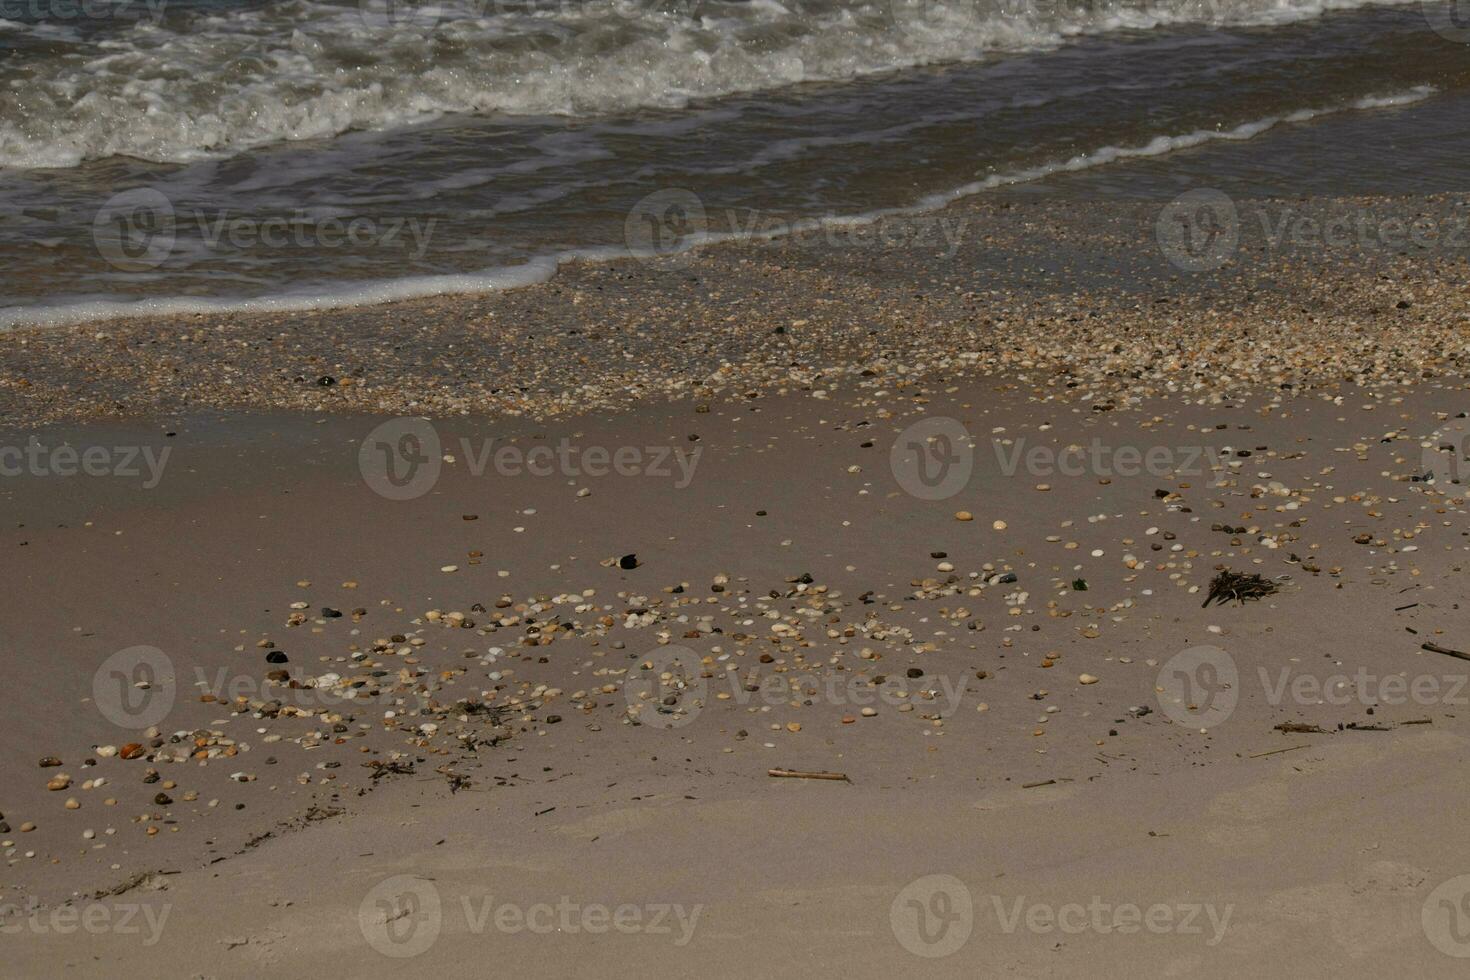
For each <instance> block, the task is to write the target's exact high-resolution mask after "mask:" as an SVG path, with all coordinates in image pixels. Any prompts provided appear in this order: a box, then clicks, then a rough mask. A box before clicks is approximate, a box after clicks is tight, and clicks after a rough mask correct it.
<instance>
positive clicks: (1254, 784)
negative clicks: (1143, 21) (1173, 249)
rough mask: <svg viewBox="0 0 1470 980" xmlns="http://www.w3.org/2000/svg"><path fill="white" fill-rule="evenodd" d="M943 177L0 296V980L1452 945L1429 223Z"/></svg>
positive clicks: (1448, 433) (602, 969)
mask: <svg viewBox="0 0 1470 980" xmlns="http://www.w3.org/2000/svg"><path fill="white" fill-rule="evenodd" d="M1251 206H1252V207H1261V208H1269V207H1273V206H1278V205H1276V204H1273V203H1271V202H1267V203H1255V204H1252V205H1251ZM1279 206H1280V207H1288V206H1289V207H1293V208H1300V209H1303V210H1302V212H1301V213H1306V214H1312V213H1317V211H1320V212H1322V213H1337V212H1343V211H1344V210H1346V211H1347V212H1348V213H1352V214H1357V215H1361V214H1370V215H1380V216H1382V215H1388V216H1393V215H1398V214H1402V213H1405V211H1406V210H1407V211H1411V212H1412V213H1414V214H1419V215H1442V216H1446V217H1445V220H1446V221H1448V220H1449V217H1450V216H1453V215H1454V214H1455V213H1456V211H1457V209H1458V207H1459V205H1458V202H1457V201H1456V200H1454V199H1451V198H1447V197H1446V198H1415V199H1413V200H1412V201H1410V200H1408V199H1343V200H1336V201H1328V200H1318V201H1313V202H1308V203H1305V204H1303V203H1302V202H1295V203H1291V204H1289V205H1288V204H1280V205H1279ZM1313 209H1316V211H1314V210H1313ZM942 214H943V216H944V217H945V218H946V219H949V220H952V221H954V222H957V223H958V222H960V221H966V222H973V223H974V224H975V226H976V227H983V228H984V233H983V234H978V235H974V236H970V237H966V238H965V239H964V241H963V244H962V245H961V246H960V248H959V249H958V250H957V251H956V252H955V253H954V254H953V255H952V256H951V257H950V258H949V259H942V258H940V257H938V256H937V255H936V254H934V253H931V252H928V251H925V250H922V249H914V248H904V249H885V248H854V249H846V250H844V249H842V248H834V247H831V246H830V244H813V243H810V242H806V243H804V242H800V241H777V242H772V243H767V244H754V243H750V244H735V245H726V246H719V247H711V248H709V249H705V250H701V251H700V252H699V253H698V254H696V255H692V256H675V257H670V258H666V259H662V260H655V261H653V262H645V263H639V262H623V263H611V264H603V265H593V264H588V265H585V266H581V267H577V268H574V269H571V270H568V271H566V272H565V273H564V274H563V275H561V276H559V277H558V278H556V279H555V280H553V281H552V282H550V283H547V284H545V285H541V286H533V287H528V288H526V289H523V290H518V291H512V292H507V293H501V294H494V295H486V296H479V297H464V298H456V299H440V300H426V301H417V302H414V303H409V304H400V305H396V306H385V307H372V308H364V309H360V310H352V311H340V312H335V313H326V312H324V313H313V314H300V315H291V316H284V317H283V316H275V317H265V316H259V317H251V316H234V315H232V316H229V317H222V318H211V317H209V316H202V317H191V318H183V319H178V320H172V321H167V322H149V321H137V322H108V323H106V324H102V325H90V326H83V327H77V328H69V329H61V330H45V331H30V332H25V331H17V332H14V333H10V334H6V335H3V336H0V362H3V364H4V365H5V369H6V370H5V372H4V386H3V396H4V399H5V405H6V420H7V431H6V434H5V439H4V440H3V441H0V444H3V445H4V446H7V447H15V448H16V452H15V453H13V454H12V455H11V456H7V457H0V462H5V463H6V464H7V465H9V466H11V470H9V471H7V474H6V477H5V479H4V481H3V482H0V500H3V502H4V506H5V512H6V513H7V515H9V517H10V520H8V521H7V523H6V526H5V530H4V536H3V539H0V547H4V548H5V549H6V550H7V552H8V553H9V555H10V556H11V557H10V559H9V560H8V561H7V562H6V563H5V565H6V568H7V575H6V585H7V588H6V589H5V590H4V591H3V595H0V624H3V631H0V658H3V659H0V662H3V665H4V670H5V672H6V673H7V674H9V675H10V676H12V677H13V678H17V679H18V680H19V682H20V683H19V684H18V686H16V687H15V689H13V691H12V694H11V697H10V700H9V704H10V710H9V711H7V712H6V713H5V716H4V721H3V725H4V744H5V745H6V747H7V751H6V752H5V753H3V757H0V767H3V776H4V785H5V786H6V789H5V790H4V793H3V796H0V814H3V816H0V820H3V821H4V823H3V827H0V830H3V833H0V848H3V850H0V853H3V855H4V858H5V865H4V876H3V878H0V904H3V905H4V907H5V911H6V917H5V918H4V919H3V920H0V930H3V931H4V933H5V935H6V950H7V963H8V966H7V972H8V973H11V974H12V975H19V976H49V975H55V974H58V973H62V972H65V973H67V974H69V975H76V976H94V975H95V976H104V975H105V976H133V975H139V976H142V975H156V976H202V977H234V976H241V977H243V976H256V975H259V974H260V973H261V972H263V971H269V970H283V969H289V970H292V971H303V972H306V971H315V972H328V971H330V972H332V973H336V974H347V973H351V974H352V975H359V976H390V975H391V976H397V975H402V974H403V973H404V972H406V971H412V972H415V973H417V972H419V971H424V970H427V971H452V972H455V973H459V972H470V971H475V972H481V971H484V970H491V971H494V972H496V973H497V974H498V973H501V972H504V971H506V970H508V969H511V967H509V966H508V964H514V967H513V969H514V970H516V971H517V972H519V973H523V974H526V975H530V976H553V975H558V976H559V975H566V974H568V973H570V972H572V971H575V970H579V969H591V970H596V971H597V972H599V973H601V974H604V975H613V976H634V975H643V974H646V973H647V972H649V971H660V972H673V973H677V974H680V975H683V974H692V973H695V972H699V973H701V974H707V975H717V976H726V975H728V976H748V975H770V976H797V975H809V974H810V973H811V972H812V971H813V970H818V971H821V972H823V973H827V972H831V973H840V974H843V975H855V976H878V975H886V974H891V973H893V972H895V971H899V970H905V969H919V970H925V971H933V972H934V973H935V974H936V975H945V976H948V975H956V976H958V975H967V976H973V975H976V974H977V973H978V974H981V975H987V976H989V975H1005V976H1043V975H1083V974H1099V973H1100V974H1102V975H1121V974H1123V973H1125V972H1126V973H1128V974H1136V973H1140V972H1141V973H1144V974H1147V975H1161V976H1183V975H1191V976H1210V977H1213V976H1221V977H1223V976H1235V975H1238V974H1239V973H1240V972H1241V971H1243V970H1253V971H1266V972H1268V974H1269V975H1288V974H1296V975H1301V974H1316V973H1325V972H1327V971H1329V970H1330V971H1331V972H1333V973H1336V974H1341V975H1347V976H1364V977H1366V976H1374V975H1379V974H1381V973H1382V972H1384V971H1385V970H1398V971H1404V970H1408V971H1411V972H1412V973H1413V974H1414V975H1419V976H1451V975H1456V974H1457V973H1458V971H1459V970H1460V969H1461V968H1462V967H1461V964H1462V962H1463V959H1464V957H1466V956H1470V939H1467V938H1466V937H1467V933H1466V931H1465V929H1464V926H1465V924H1466V921H1467V920H1466V918H1465V908H1466V906H1465V904H1464V903H1465V902H1466V896H1467V895H1470V848H1467V847H1465V846H1463V845H1461V844H1459V843H1457V842H1456V838H1455V835H1454V833H1453V832H1452V831H1451V830H1450V829H1448V828H1449V823H1450V822H1452V820H1453V814H1454V813H1455V812H1456V810H1457V807H1458V806H1460V805H1463V804H1464V803H1465V802H1467V799H1466V797H1467V790H1466V789H1465V787H1464V783H1463V781H1462V780H1459V779H1457V778H1455V777H1454V775H1453V773H1454V772H1455V771H1456V770H1457V769H1458V768H1459V767H1461V766H1463V765H1464V764H1465V762H1466V754H1467V749H1470V742H1467V739H1466V731H1465V724H1466V711H1465V705H1466V699H1467V698H1470V692H1467V690H1466V681H1467V670H1466V661H1467V659H1470V621H1467V617H1470V611H1467V610H1465V609H1463V608H1462V590H1461V582H1462V580H1463V574H1464V564H1465V561H1466V558H1467V554H1466V531H1465V527H1466V525H1465V523H1464V514H1465V494H1464V491H1463V489H1462V487H1463V484H1461V483H1459V482H1457V481H1458V480H1460V479H1461V478H1462V476H1464V475H1466V474H1467V469H1466V467H1467V465H1470V464H1467V463H1466V461H1465V447H1466V442H1465V433H1466V431H1467V429H1470V422H1467V421H1466V413H1467V411H1470V391H1467V387H1466V383H1465V380H1464V379H1465V376H1466V371H1465V365H1464V363H1463V360H1464V358H1465V356H1466V352H1467V347H1466V332H1465V326H1464V318H1463V313H1462V312H1461V309H1462V304H1461V297H1462V296H1463V288H1464V286H1463V279H1462V269H1463V264H1462V262H1461V261H1460V259H1459V257H1458V256H1456V255H1454V254H1444V255H1440V254H1434V253H1433V251H1432V250H1430V252H1429V253H1428V254H1426V253H1424V252H1415V253H1412V254H1410V253H1406V252H1404V251H1402V250H1398V251H1385V250H1383V249H1375V248H1364V249H1341V248H1336V249H1327V248H1323V247H1321V246H1320V244H1314V243H1313V242H1312V241H1311V240H1299V241H1298V242H1297V243H1296V245H1295V247H1293V248H1282V247H1276V248H1271V247H1267V245H1269V244H1270V243H1265V244H1263V243H1261V242H1260V241H1258V240H1257V239H1253V238H1251V237H1250V231H1249V229H1251V228H1253V227H1271V225H1269V224H1259V223H1254V222H1253V221H1252V220H1249V219H1248V220H1243V221H1242V222H1241V224H1240V227H1241V229H1242V241H1241V244H1240V246H1239V248H1238V250H1237V252H1236V253H1235V254H1234V255H1233V256H1232V257H1231V259H1230V261H1229V262H1228V263H1225V264H1223V265H1222V266H1221V267H1220V268H1219V269H1216V270H1204V271H1199V272H1189V271H1181V270H1180V269H1179V268H1178V267H1177V265H1176V266H1171V265H1170V262H1169V256H1168V254H1167V253H1166V252H1165V251H1164V250H1162V249H1161V248H1160V245H1159V239H1158V237H1157V232H1156V225H1157V220H1158V215H1159V207H1158V205H1157V203H1147V202H1134V203H1126V202H1123V203H1117V204H1115V205H1109V206H1102V205H1098V204H1096V203H1094V204H1092V205H1090V206H1088V207H1086V208H1084V209H1081V210H1079V208H1078V206H1077V205H1076V204H1075V202H1074V203H1069V202H1068V201H1067V200H1066V199H1065V198H1046V199H1027V198H1016V199H1004V198H1003V199H999V200H989V199H987V200H986V201H984V202H983V203H981V202H971V203H962V204H960V205H957V206H955V207H954V208H951V209H949V210H947V211H945V212H942ZM956 226H958V225H952V226H951V227H956ZM1375 227H1376V226H1375ZM1278 244H1279V243H1278ZM1170 269H1172V270H1173V271H1172V272H1171V271H1169V270H1170ZM68 378H69V379H71V380H70V381H68V380H67V379H68ZM83 378H84V379H87V380H86V381H85V382H83V381H80V380H77V379H83ZM22 449H24V450H25V452H24V454H22V453H21V452H20V450H22ZM1221 575H1225V576H1226V578H1225V579H1219V578H1218V577H1219V576H1221ZM1232 576H1238V578H1233V577H1232ZM1221 582H1223V583H1224V586H1223V591H1218V592H1215V593H1214V594H1213V596H1212V590H1213V589H1214V588H1215V586H1218V585H1220V583H1221ZM1231 582H1234V583H1235V584H1234V585H1231V584H1230V583H1231ZM1232 589H1233V590H1235V591H1231V590H1232ZM813 777H815V778H813Z"/></svg>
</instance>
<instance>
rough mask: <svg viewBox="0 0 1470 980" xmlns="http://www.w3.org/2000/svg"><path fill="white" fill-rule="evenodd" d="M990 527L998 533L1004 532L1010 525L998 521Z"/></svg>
mask: <svg viewBox="0 0 1470 980" xmlns="http://www.w3.org/2000/svg"><path fill="white" fill-rule="evenodd" d="M990 526H991V527H993V528H995V529H996V530H997V531H1004V530H1005V529H1006V528H1007V527H1008V526H1009V525H1007V524H1006V522H1005V521H996V522H995V523H993V524H991V525H990Z"/></svg>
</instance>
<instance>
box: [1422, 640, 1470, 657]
mask: <svg viewBox="0 0 1470 980" xmlns="http://www.w3.org/2000/svg"><path fill="white" fill-rule="evenodd" d="M1419 649H1421V650H1428V651H1429V652H1430V653H1442V654H1444V655H1445V656H1446V657H1456V658H1458V659H1460V660H1470V653H1461V652H1460V651H1459V650H1451V649H1450V648H1449V647H1442V646H1440V645H1439V644H1438V643H1426V644H1424V645H1423V646H1421V647H1420V648H1419Z"/></svg>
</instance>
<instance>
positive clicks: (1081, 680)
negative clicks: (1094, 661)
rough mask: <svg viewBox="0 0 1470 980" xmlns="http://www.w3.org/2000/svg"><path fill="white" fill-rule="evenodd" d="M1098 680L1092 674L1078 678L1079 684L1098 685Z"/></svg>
mask: <svg viewBox="0 0 1470 980" xmlns="http://www.w3.org/2000/svg"><path fill="white" fill-rule="evenodd" d="M1097 681H1098V679H1097V678H1096V677H1093V676H1092V675H1091V674H1083V675H1081V676H1080V677H1078V678H1077V683H1078V684H1096V683H1097Z"/></svg>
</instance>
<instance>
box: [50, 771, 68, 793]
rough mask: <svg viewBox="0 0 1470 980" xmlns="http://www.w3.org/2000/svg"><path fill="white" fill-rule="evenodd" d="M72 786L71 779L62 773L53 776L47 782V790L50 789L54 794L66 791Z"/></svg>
mask: <svg viewBox="0 0 1470 980" xmlns="http://www.w3.org/2000/svg"><path fill="white" fill-rule="evenodd" d="M70 785H71V777H70V776H68V775H67V774H66V773H61V774H60V775H58V776H52V777H51V778H50V779H49V780H47V782H46V788H47V789H49V790H51V792H53V793H54V792H56V791H57V790H62V789H66V788H67V787H68V786H70Z"/></svg>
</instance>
